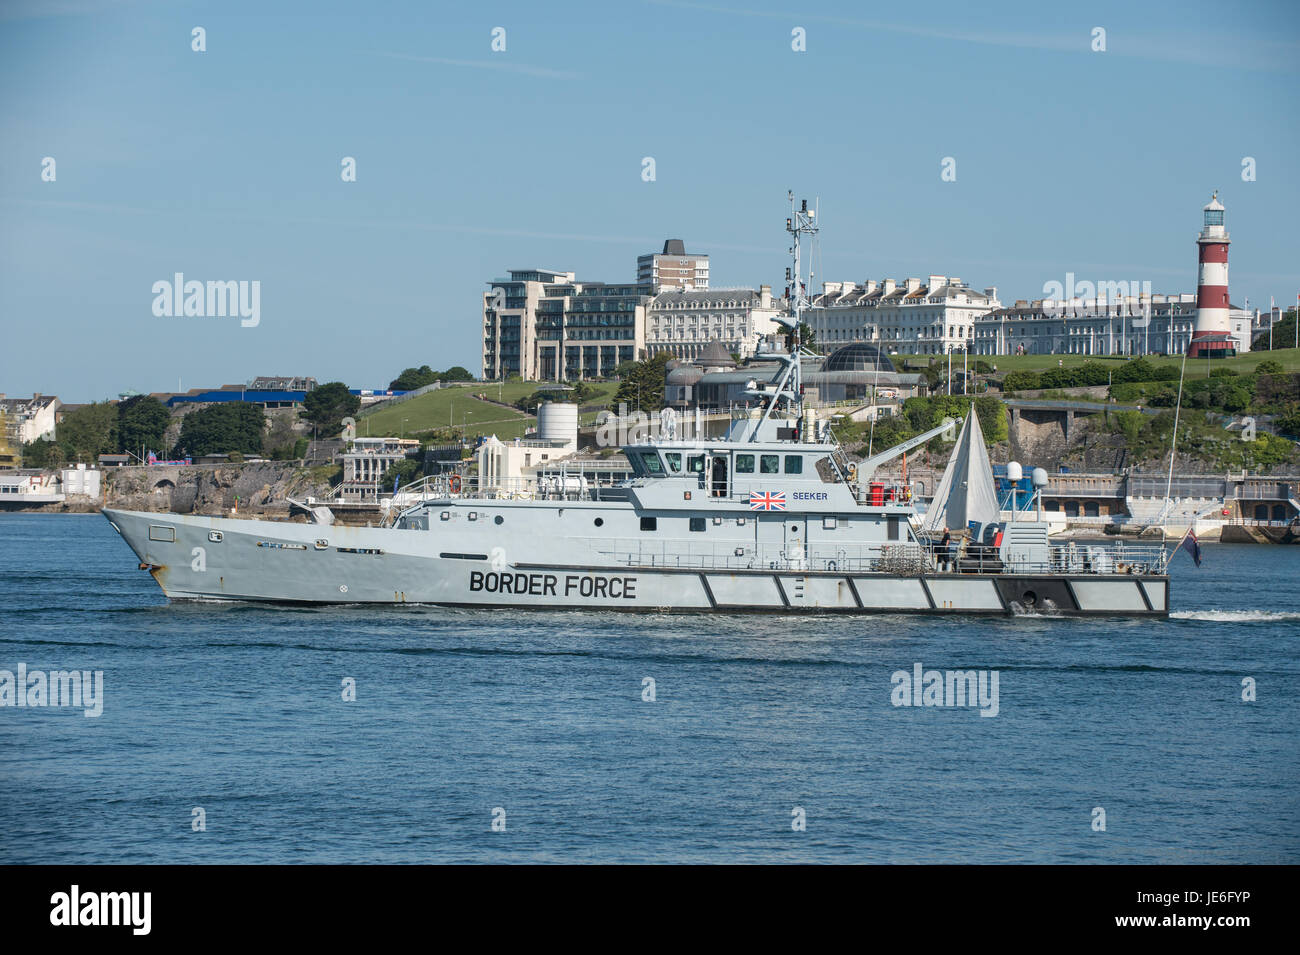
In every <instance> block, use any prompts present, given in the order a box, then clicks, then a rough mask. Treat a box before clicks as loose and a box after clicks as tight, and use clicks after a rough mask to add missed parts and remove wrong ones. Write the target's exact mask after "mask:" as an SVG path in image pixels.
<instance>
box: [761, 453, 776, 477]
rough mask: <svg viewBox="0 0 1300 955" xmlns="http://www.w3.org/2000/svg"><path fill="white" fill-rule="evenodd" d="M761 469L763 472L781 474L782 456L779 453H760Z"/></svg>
mask: <svg viewBox="0 0 1300 955" xmlns="http://www.w3.org/2000/svg"><path fill="white" fill-rule="evenodd" d="M759 471H760V473H762V474H780V473H781V456H780V455H779V454H762V455H759Z"/></svg>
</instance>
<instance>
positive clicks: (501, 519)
mask: <svg viewBox="0 0 1300 955" xmlns="http://www.w3.org/2000/svg"><path fill="white" fill-rule="evenodd" d="M505 520H506V519H505V518H504V517H502V516H501V515H500V514H498V515H497V516H496V517H494V518H492V521H493V522H494V523H496V524H504V523H505Z"/></svg>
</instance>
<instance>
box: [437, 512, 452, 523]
mask: <svg viewBox="0 0 1300 955" xmlns="http://www.w3.org/2000/svg"><path fill="white" fill-rule="evenodd" d="M438 519H439V520H443V521H449V520H451V511H443V512H442V513H441V514H439V515H438Z"/></svg>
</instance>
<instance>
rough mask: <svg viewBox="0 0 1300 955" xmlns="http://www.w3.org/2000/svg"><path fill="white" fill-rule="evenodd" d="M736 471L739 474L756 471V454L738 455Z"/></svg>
mask: <svg viewBox="0 0 1300 955" xmlns="http://www.w3.org/2000/svg"><path fill="white" fill-rule="evenodd" d="M736 473H737V474H753V473H754V456H753V455H752V454H738V455H736Z"/></svg>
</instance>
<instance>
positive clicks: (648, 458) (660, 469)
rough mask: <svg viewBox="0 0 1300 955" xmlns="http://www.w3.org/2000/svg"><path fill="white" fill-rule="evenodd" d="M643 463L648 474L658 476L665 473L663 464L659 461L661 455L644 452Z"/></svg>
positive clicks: (642, 453) (642, 455)
mask: <svg viewBox="0 0 1300 955" xmlns="http://www.w3.org/2000/svg"><path fill="white" fill-rule="evenodd" d="M641 462H642V463H643V464H644V465H645V469H646V471H647V473H649V474H652V475H658V474H663V473H664V466H663V463H662V462H660V460H659V455H657V454H655V453H654V452H653V451H642V452H641Z"/></svg>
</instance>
